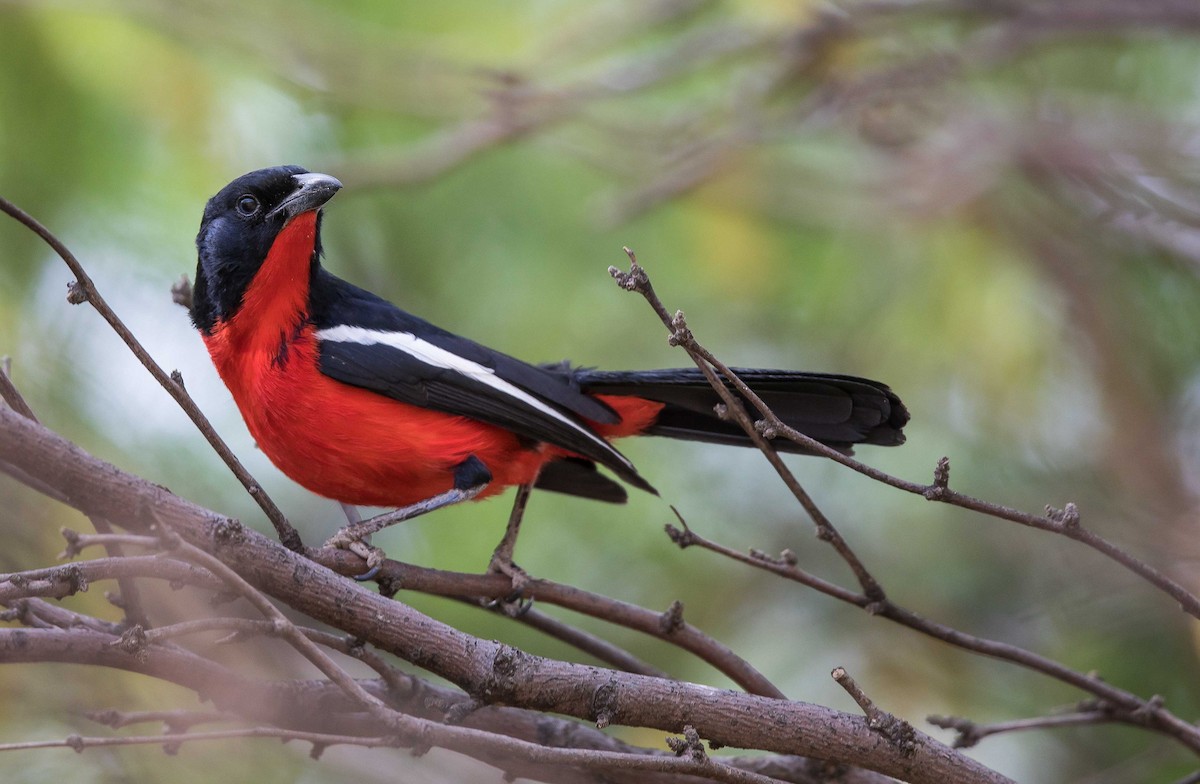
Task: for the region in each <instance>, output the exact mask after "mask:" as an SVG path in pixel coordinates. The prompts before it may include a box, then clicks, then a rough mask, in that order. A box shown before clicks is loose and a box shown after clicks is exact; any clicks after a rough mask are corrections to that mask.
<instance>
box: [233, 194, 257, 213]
mask: <svg viewBox="0 0 1200 784" xmlns="http://www.w3.org/2000/svg"><path fill="white" fill-rule="evenodd" d="M237 210H238V212H240V213H241V214H243V215H253V214H254V213H256V212H258V199H256V198H254V197H253V196H251V195H250V194H248V193H247V194H246V195H245V196H242V197H241V198H239V199H238V200H237Z"/></svg>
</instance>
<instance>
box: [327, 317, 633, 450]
mask: <svg viewBox="0 0 1200 784" xmlns="http://www.w3.org/2000/svg"><path fill="white" fill-rule="evenodd" d="M317 339H318V340H328V341H332V342H334V343H359V344H361V345H364V346H375V345H382V346H389V347H391V348H394V349H397V350H399V351H403V352H404V353H405V354H408V355H409V356H410V357H412V358H413V359H415V360H417V361H418V362H422V363H424V364H426V365H430V366H432V367H439V368H445V369H447V370H453V371H454V372H456V373H460V374H461V375H463V376H466V377H467V378H471V379H474V380H475V381H479V382H481V383H484V384H487V385H488V386H489V387H491V388H492V389H494V390H496V391H497V392H500V393H501V394H504V395H508V396H509V397H511V398H515V399H516V400H519V401H520V402H521V403H523V404H525V405H526V406H529V407H531V408H534V409H536V410H538V411H540V412H542V413H543V414H545V415H547V416H550V417H553V418H554V419H557V420H558V421H560V422H562V423H563V424H565V425H568V426H569V427H571V428H572V429H574V430H576V431H578V432H579V433H581V434H582V435H584V436H586V437H587V438H588V439H589V440H591V441H594V442H595V443H596V444H597V445H598V446H601V447H603V449H604V451H606V452H608V453H610V454H612V455H613V456H614V457H616V458H618V459H619V460H620V461H621V462H622V463H623V464H625V465H627V466H630V467H631V468H632V464H631V463H630V462H629V461H628V460H626V459H625V456H624V455H622V454H621V453H620V452H618V451H617V450H615V449H613V448H612V446H611V445H609V443H608V442H607V441H605V440H604V439H603V438H600V437H599V436H597V435H596V434H595V433H593V432H592V431H591V430H588V429H587V428H586V427H583V426H582V425H580V424H579V423H578V422H575V421H573V420H572V419H570V418H569V417H566V416H563V414H562V413H561V412H559V411H557V410H555V409H554V408H552V407H550V406H548V405H546V404H545V403H543V402H542V401H541V400H538V399H537V398H536V397H534V396H533V395H530V394H529V393H528V392H526V391H525V390H523V389H521V388H520V387H518V386H516V385H515V384H512V383H509V382H508V381H505V380H504V379H502V378H500V377H499V376H497V375H496V371H494V370H492V369H491V368H489V367H484V366H483V365H480V364H479V363H478V362H472V361H471V360H469V359H465V358H463V357H460V356H458V355H457V354H455V353H454V352H452V351H447V350H446V349H444V348H441V347H439V346H435V345H434V344H432V343H430V342H428V341H426V340H421V339H420V338H418V337H417V336H416V335H413V334H412V333H410V332H384V331H383V330H378V329H367V328H365V327H354V326H350V325H348V324H339V325H338V326H336V327H331V328H329V329H322V330H320V331H318V332H317Z"/></svg>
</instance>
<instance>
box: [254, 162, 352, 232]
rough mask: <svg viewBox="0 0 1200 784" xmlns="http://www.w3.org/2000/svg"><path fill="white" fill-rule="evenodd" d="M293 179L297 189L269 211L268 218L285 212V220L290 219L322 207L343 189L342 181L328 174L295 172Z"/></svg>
mask: <svg viewBox="0 0 1200 784" xmlns="http://www.w3.org/2000/svg"><path fill="white" fill-rule="evenodd" d="M292 179H293V180H295V182H296V190H294V191H292V193H291V194H290V195H289V196H288V197H287V198H286V199H284V200H283V201H282V202H280V203H279V206H278V207H276V208H275V209H273V210H271V211H270V212H269V213H267V217H268V218H273V217H275V216H276V215H278V214H279V213H283V217H284V221H285V222H286V221H290V220H291V219H292V218H294V217H296V216H297V215H300V214H301V213H304V212H309V211H310V210H316V209H320V208H321V207H322V206H324V204H325V202H327V201H329V200H330V199H332V198H333V195H334V194H335V193H337V192H338V191H340V190H341V189H342V183H341V182H339V181H338V180H337V178H336V177H330V176H329V175H328V174H318V173H316V172H309V173H306V174H293V175H292Z"/></svg>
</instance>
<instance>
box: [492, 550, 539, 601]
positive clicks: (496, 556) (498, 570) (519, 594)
mask: <svg viewBox="0 0 1200 784" xmlns="http://www.w3.org/2000/svg"><path fill="white" fill-rule="evenodd" d="M487 570H488V574H503V575H505V576H507V577H508V579H509V580H510V581H511V582H512V592H511V593H509V594H508V595H507V596H505V597H504V598H503V599H494V600H492V601H491V602H490V603H489V604H488V606H489V607H491V608H493V609H496V610H499V611H500V612H502V613H504V614H505V615H507V616H509V617H512V618H519V617H521V616H522V615H524V614H525V613H527V612H529V608H531V607H533V599H532V598H531V597H529V598H527V597H526V596H525V591H526V589H528V588H529V585H530V583H532V582H533V578H532V577H530V576H529V572H526V571H525V570H524V569H522V568H521V567H519V566H517V565H516V564H515V563H513V560H512V556H511V554H508V553H502V552H501V551H500V548H497V549H496V552H494V553H492V560H491V561H490V562H489V563H488V569H487Z"/></svg>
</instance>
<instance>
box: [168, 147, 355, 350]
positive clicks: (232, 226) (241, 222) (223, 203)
mask: <svg viewBox="0 0 1200 784" xmlns="http://www.w3.org/2000/svg"><path fill="white" fill-rule="evenodd" d="M341 187H342V184H341V183H340V182H338V181H337V180H336V179H334V178H333V177H330V176H329V175H327V174H313V173H310V172H309V171H308V170H307V169H304V168H301V167H299V166H276V167H273V168H270V169H259V170H258V171H252V172H250V173H249V174H243V175H242V176H241V177H238V178H237V179H236V180H234V181H233V182H231V183H229V184H228V185H226V186H225V187H224V188H222V189H221V191H220V193H218V194H217V195H216V196H213V197H212V198H211V199H209V200H208V204H207V205H206V206H205V208H204V218H203V219H202V220H201V221H200V233H199V234H198V235H196V250H197V251H198V255H199V261H198V262H197V264H196V283H195V285H194V286H193V288H192V311H191V313H192V323H193V324H195V325H196V327H197V328H198V329H200V330H202V331H203V332H205V333H209V332H211V331H212V328H213V326H214V325H215V324H216V323H217V321H218V320H222V319H227V318H229V317H230V316H232V315H233V314H234V313H236V312H237V309H238V307H240V306H241V303H242V295H243V294H244V293H245V291H246V288H247V287H248V286H249V285H250V281H251V280H253V279H254V275H255V273H257V272H258V269H259V267H261V266H262V263H263V261H264V260H266V258H267V253H268V252H269V251H270V250H271V245H272V243H274V242H275V238H276V237H277V236H279V232H280V231H282V230H283V227H284V226H286V225H287V223H288V221H290V220H291V219H292V218H294V217H296V216H297V215H300V214H301V213H304V212H308V211H310V210H315V209H319V208H320V207H321V206H322V205H323V204H325V202H327V201H329V199H331V198H332V197H333V195H334V194H335V193H337V192H338V190H340V189H341ZM319 217H320V216H319V215H318V219H319ZM319 237H320V234H319V232H318V240H317V246H316V248H315V249H314V251H313V258H314V261H315V259H316V256H317V254H319V253H320V239H319Z"/></svg>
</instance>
